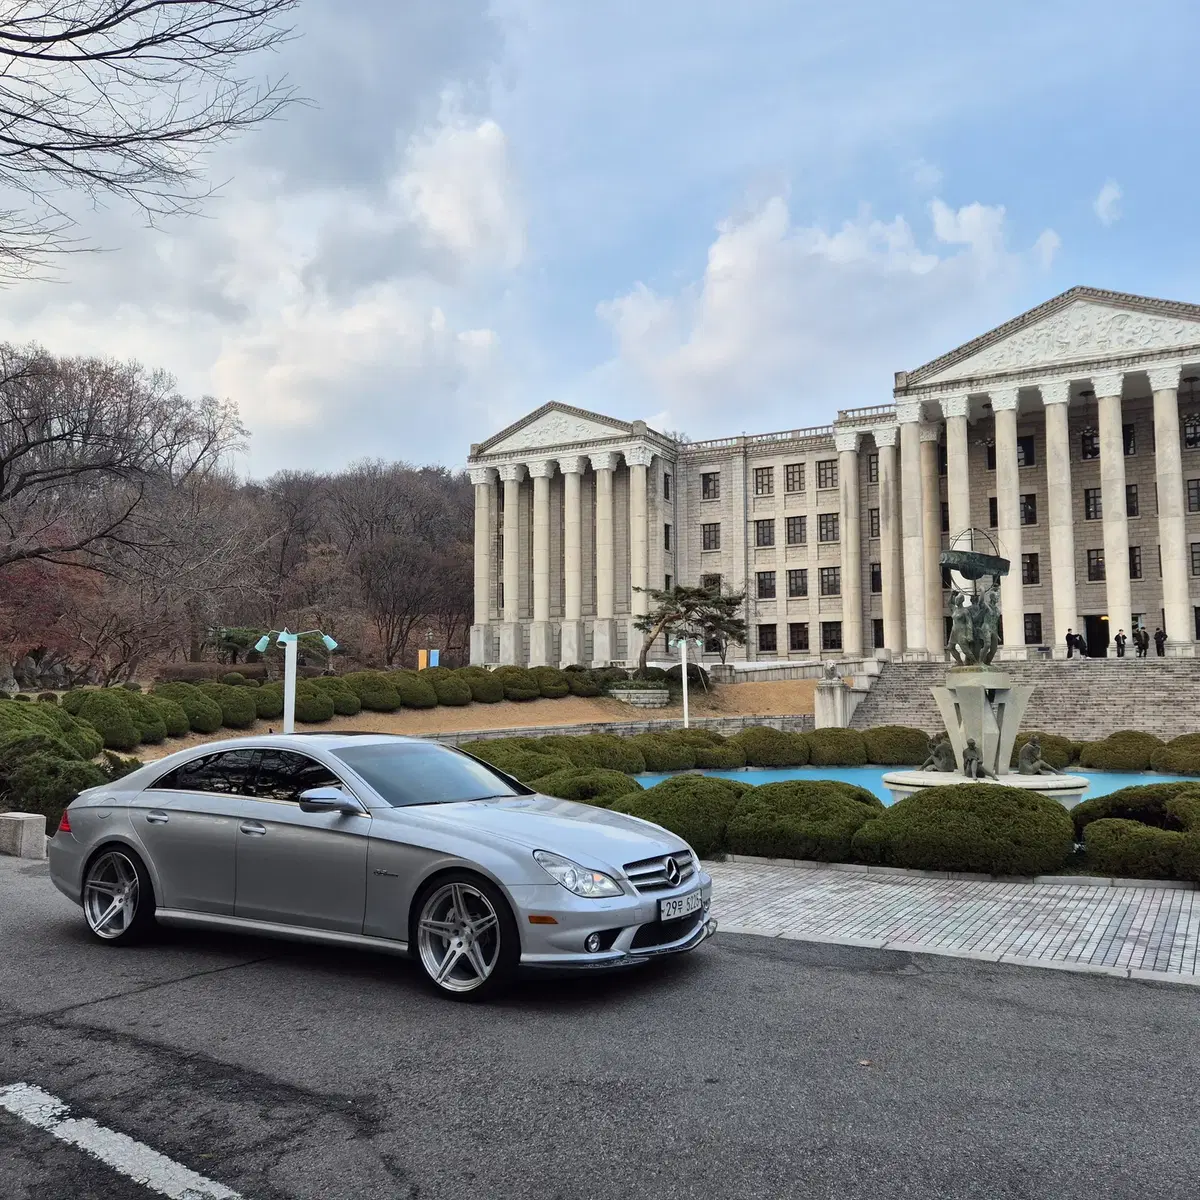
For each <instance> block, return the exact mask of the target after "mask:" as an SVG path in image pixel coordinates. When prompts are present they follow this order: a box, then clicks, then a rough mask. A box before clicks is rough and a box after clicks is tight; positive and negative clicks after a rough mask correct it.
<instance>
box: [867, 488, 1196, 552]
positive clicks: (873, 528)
mask: <svg viewBox="0 0 1200 1200" xmlns="http://www.w3.org/2000/svg"><path fill="white" fill-rule="evenodd" d="M1196 484H1197V486H1200V479H1197V480H1196ZM1197 495H1198V496H1200V492H1198V493H1197ZM878 536H879V509H877V508H868V509H867V537H873V538H877V537H878Z"/></svg>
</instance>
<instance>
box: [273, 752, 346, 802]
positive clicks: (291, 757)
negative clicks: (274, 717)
mask: <svg viewBox="0 0 1200 1200" xmlns="http://www.w3.org/2000/svg"><path fill="white" fill-rule="evenodd" d="M341 783H342V781H341V780H340V779H339V778H338V777H337V776H336V775H335V774H334V773H333V772H332V771H331V770H330V769H329V768H328V767H327V766H324V765H323V764H322V763H319V762H317V761H315V760H314V759H311V758H308V757H307V756H306V755H303V754H296V753H295V752H294V751H292V750H264V751H263V752H262V758H261V760H260V761H259V764H258V778H257V779H256V780H255V782H254V794H255V795H256V796H257V797H258V798H259V799H260V800H290V801H292V802H293V803H295V802H296V801H298V800H299V799H300V793H301V792H306V791H308V789H309V788H319V787H340V786H341Z"/></svg>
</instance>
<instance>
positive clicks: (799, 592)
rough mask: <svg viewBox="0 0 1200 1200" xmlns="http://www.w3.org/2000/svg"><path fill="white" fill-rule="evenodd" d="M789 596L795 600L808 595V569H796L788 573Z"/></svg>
mask: <svg viewBox="0 0 1200 1200" xmlns="http://www.w3.org/2000/svg"><path fill="white" fill-rule="evenodd" d="M787 583H788V595H789V596H791V597H792V598H793V599H794V598H795V597H797V596H807V595H808V569H807V568H806V567H796V568H794V569H793V570H791V571H789V572H788V573H787Z"/></svg>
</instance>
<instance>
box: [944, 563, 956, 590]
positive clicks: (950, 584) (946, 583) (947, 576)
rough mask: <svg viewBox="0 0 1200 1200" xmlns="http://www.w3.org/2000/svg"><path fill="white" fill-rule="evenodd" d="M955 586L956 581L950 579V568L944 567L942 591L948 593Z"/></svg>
mask: <svg viewBox="0 0 1200 1200" xmlns="http://www.w3.org/2000/svg"><path fill="white" fill-rule="evenodd" d="M953 586H954V580H953V579H951V577H950V568H949V567H942V591H943V592H948V591H950V589H951V588H952V587H953Z"/></svg>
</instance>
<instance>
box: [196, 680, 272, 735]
mask: <svg viewBox="0 0 1200 1200" xmlns="http://www.w3.org/2000/svg"><path fill="white" fill-rule="evenodd" d="M196 686H197V688H198V689H199V690H200V691H201V692H202V693H203V694H204V695H205V696H207V697H208V698H209V699H210V700H214V701H215V702H216V704H217V707H218V708H220V710H221V724H222V725H223V726H225V728H226V729H249V728H250V726H251V725H253V724H254V721H255V719H256V717H257V715H258V711H257V706H256V705H255V703H254V693H253V692H251V691H249V690H248V689H246V688H241V687H230V685H229V684H227V683H200V684H197V685H196Z"/></svg>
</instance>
